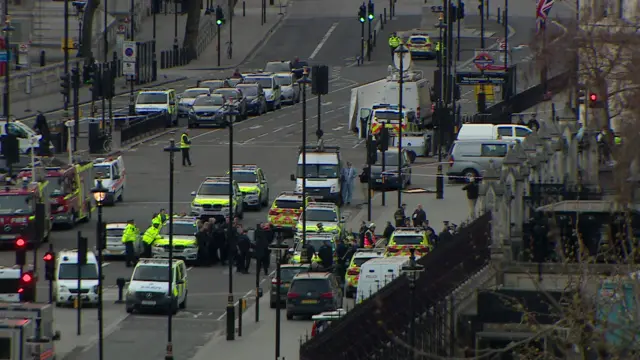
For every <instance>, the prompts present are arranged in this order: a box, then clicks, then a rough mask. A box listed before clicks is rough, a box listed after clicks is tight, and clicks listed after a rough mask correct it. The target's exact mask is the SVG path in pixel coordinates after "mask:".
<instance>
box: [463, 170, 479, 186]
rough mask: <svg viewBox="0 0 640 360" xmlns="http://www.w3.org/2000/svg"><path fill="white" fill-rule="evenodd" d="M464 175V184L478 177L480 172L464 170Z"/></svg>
mask: <svg viewBox="0 0 640 360" xmlns="http://www.w3.org/2000/svg"><path fill="white" fill-rule="evenodd" d="M462 174H463V175H462V176H463V177H464V182H467V183H468V182H470V181H471V178H477V177H478V172H477V171H475V170H474V169H464V171H462Z"/></svg>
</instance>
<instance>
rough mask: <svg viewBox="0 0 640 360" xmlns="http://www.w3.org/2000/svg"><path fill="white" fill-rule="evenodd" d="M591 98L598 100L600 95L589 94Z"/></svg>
mask: <svg viewBox="0 0 640 360" xmlns="http://www.w3.org/2000/svg"><path fill="white" fill-rule="evenodd" d="M589 100H591V101H597V100H598V95H596V94H589Z"/></svg>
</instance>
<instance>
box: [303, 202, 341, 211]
mask: <svg viewBox="0 0 640 360" xmlns="http://www.w3.org/2000/svg"><path fill="white" fill-rule="evenodd" d="M307 208H324V209H335V208H336V204H334V203H327V202H314V203H311V204H309V206H307Z"/></svg>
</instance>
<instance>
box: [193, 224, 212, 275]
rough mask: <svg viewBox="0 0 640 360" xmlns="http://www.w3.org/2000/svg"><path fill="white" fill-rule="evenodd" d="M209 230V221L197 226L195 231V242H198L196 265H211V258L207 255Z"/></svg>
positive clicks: (209, 242)
mask: <svg viewBox="0 0 640 360" xmlns="http://www.w3.org/2000/svg"><path fill="white" fill-rule="evenodd" d="M210 231H211V225H210V223H209V222H205V223H204V224H202V225H201V226H199V227H198V232H197V233H196V243H197V244H198V265H199V266H211V259H210V257H209V254H210V252H209V245H210V244H211V242H212V241H210V240H211V239H210V237H209V232H210Z"/></svg>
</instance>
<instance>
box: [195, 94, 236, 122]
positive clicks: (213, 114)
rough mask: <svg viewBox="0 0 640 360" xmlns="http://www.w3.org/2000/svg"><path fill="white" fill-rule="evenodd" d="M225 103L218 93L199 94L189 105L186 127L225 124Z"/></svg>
mask: <svg viewBox="0 0 640 360" xmlns="http://www.w3.org/2000/svg"><path fill="white" fill-rule="evenodd" d="M225 103H226V101H225V99H224V96H222V95H219V94H213V95H204V96H199V97H198V98H197V99H196V101H195V102H194V103H193V105H192V106H191V110H190V112H189V120H188V127H190V128H192V127H198V126H200V125H213V126H223V125H225V124H226V122H227V120H226V119H225V118H224V115H225V114H224V107H225Z"/></svg>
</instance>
